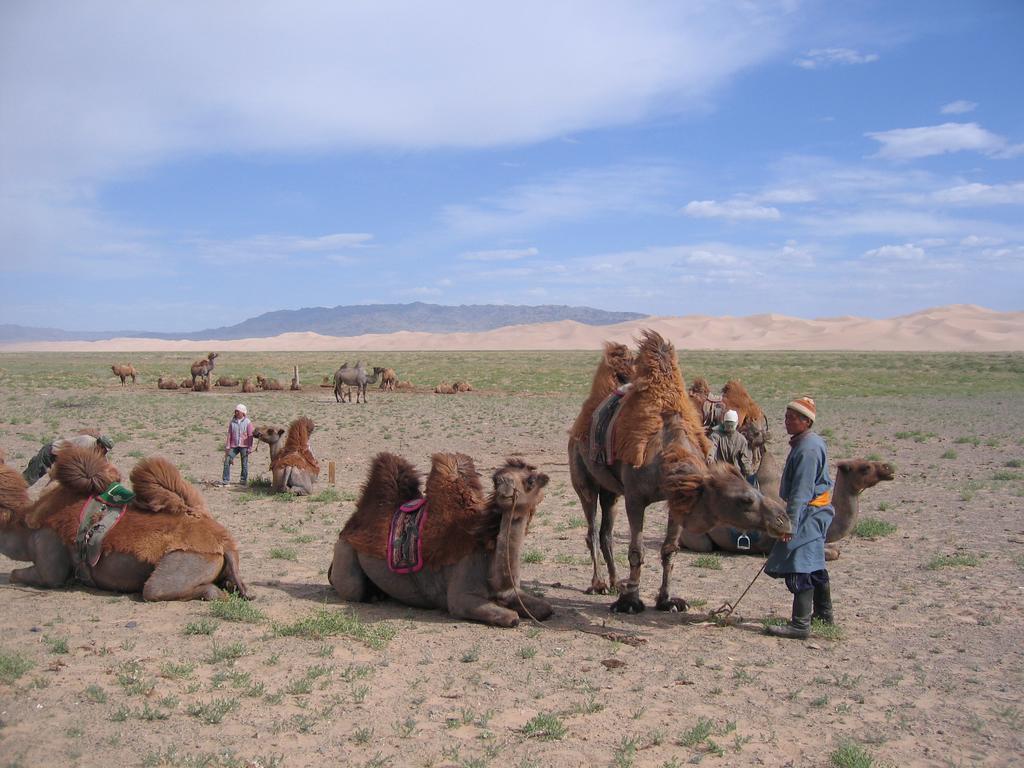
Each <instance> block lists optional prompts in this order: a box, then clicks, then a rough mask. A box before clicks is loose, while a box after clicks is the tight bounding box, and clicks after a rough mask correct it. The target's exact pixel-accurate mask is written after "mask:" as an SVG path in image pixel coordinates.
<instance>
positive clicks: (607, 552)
mask: <svg viewBox="0 0 1024 768" xmlns="http://www.w3.org/2000/svg"><path fill="white" fill-rule="evenodd" d="M598 497H599V499H600V500H601V534H600V535H601V554H602V555H603V556H604V563H605V565H606V566H608V583H609V584H612V585H614V584H616V583H617V582H618V575H617V572H616V569H615V552H614V551H613V543H612V531H613V530H615V514H616V510H615V502H616V501H618V498H619V497H618V496H617V495H616V494H614V493H612V492H610V491H606V490H603V489H602V490H601V491H599V492H598Z"/></svg>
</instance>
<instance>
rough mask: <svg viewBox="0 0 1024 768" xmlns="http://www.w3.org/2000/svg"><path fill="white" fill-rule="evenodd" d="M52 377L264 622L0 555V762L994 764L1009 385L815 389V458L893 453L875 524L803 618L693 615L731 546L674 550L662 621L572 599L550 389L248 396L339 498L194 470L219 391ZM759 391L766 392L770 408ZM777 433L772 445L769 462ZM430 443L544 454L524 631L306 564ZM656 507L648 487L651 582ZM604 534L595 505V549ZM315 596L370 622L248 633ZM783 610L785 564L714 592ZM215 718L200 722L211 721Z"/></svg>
mask: <svg viewBox="0 0 1024 768" xmlns="http://www.w3.org/2000/svg"><path fill="white" fill-rule="evenodd" d="M58 397H59V398H60V400H59V402H60V403H61V404H62V406H61V408H59V409H49V413H48V416H49V417H51V418H53V417H54V416H53V414H54V412H58V413H59V415H58V417H57V418H59V429H60V430H65V431H70V430H71V429H73V428H74V427H77V426H79V425H82V424H96V423H99V422H100V421H102V420H108V421H109V422H114V421H115V416H114V415H113V414H114V412H115V410H114V409H115V408H116V414H117V415H116V423H112V424H110V425H109V426H107V427H106V428H107V429H108V431H120V432H123V433H125V436H124V437H123V438H122V439H120V440H119V442H118V444H117V446H116V449H115V452H114V453H113V454H112V456H111V457H112V458H113V459H114V460H115V463H116V464H118V466H119V467H121V468H122V469H123V470H124V471H125V472H126V473H127V471H128V470H129V469H130V467H131V466H132V465H133V463H134V461H135V459H136V457H138V456H142V455H148V454H151V453H154V452H160V453H163V454H165V455H168V456H169V457H171V458H172V459H173V460H175V461H176V462H177V463H178V464H179V466H181V467H182V469H183V472H184V473H185V474H186V475H187V476H188V477H190V478H191V479H193V480H194V481H196V482H197V483H200V484H201V486H202V489H203V491H204V493H205V495H206V498H207V499H208V502H209V505H210V508H211V510H212V512H213V514H214V515H215V516H216V517H218V518H219V519H220V520H221V521H222V522H224V523H225V524H226V525H227V526H228V527H229V528H230V529H231V530H232V531H233V532H234V533H235V535H236V536H237V538H238V540H239V543H240V546H241V551H242V567H243V572H244V574H245V576H246V577H247V579H248V581H249V583H250V585H251V586H252V587H253V589H254V592H255V601H254V602H253V603H252V604H251V605H252V607H254V608H256V609H258V610H259V611H260V612H261V613H262V614H263V616H264V617H265V618H264V619H262V620H256V621H250V622H231V621H225V620H222V619H220V618H217V617H215V616H214V615H213V611H214V607H213V606H212V605H211V604H205V603H199V602H190V603H170V604H145V603H142V602H140V600H139V599H138V598H137V597H136V596H122V595H114V594H110V593H101V592H97V591H93V590H88V589H83V588H73V589H67V590H60V591H40V590H34V589H26V588H21V587H17V586H14V585H11V584H10V583H9V579H8V574H9V572H10V570H11V569H12V568H14V567H16V566H18V565H20V564H16V563H14V562H12V561H10V560H7V559H5V558H3V557H0V615H2V616H3V619H2V622H0V653H2V654H3V658H4V659H7V660H9V659H10V658H11V657H12V655H14V654H20V655H21V656H20V658H21V659H22V660H24V661H28V662H29V663H31V665H32V666H31V668H30V669H29V670H28V671H26V672H25V673H24V674H22V675H21V676H20V677H17V679H15V680H13V682H9V683H4V682H0V764H2V765H3V766H54V765H68V766H110V765H126V766H127V765H189V766H198V765H203V766H215V765H239V766H242V765H245V766H267V765H287V766H318V765H325V764H332V765H354V766H383V765H391V766H483V765H495V766H498V765H510V766H528V765H533V766H591V765H600V766H606V765H615V766H627V765H635V766H671V765H677V766H678V765H684V764H690V763H696V762H703V763H705V764H707V765H715V766H719V765H720V766H749V765H766V766H784V765H785V766H825V765H830V764H832V763H830V758H831V756H833V755H834V754H835V753H836V750H837V749H839V748H840V746H841V745H843V744H846V743H849V744H852V745H854V747H855V748H856V749H857V750H860V751H861V753H862V754H870V755H871V756H873V757H874V758H875V759H876V761H877V762H876V763H875V764H876V765H878V764H881V765H893V766H911V765H928V766H966V765H984V766H1010V765H1015V764H1017V765H1019V764H1020V763H1019V761H1020V754H1021V750H1022V748H1024V739H1022V737H1021V733H1022V729H1021V726H1022V725H1024V701H1022V679H1021V678H1022V670H1024V658H1022V656H1024V653H1022V651H1024V646H1022V645H1021V642H1020V638H1021V636H1022V631H1024V611H1022V607H1024V606H1022V592H1021V584H1022V580H1021V574H1022V571H1024V547H1022V545H1024V519H1022V515H1021V510H1022V503H1021V493H1022V481H1021V478H1020V476H1021V472H1020V471H1019V470H1016V469H1005V467H1006V466H1007V462H1008V460H1014V459H1020V458H1022V454H1024V448H1022V446H1021V442H1020V441H1019V433H1018V431H1017V429H1016V426H1017V425H1019V423H1020V419H1019V415H1020V412H1021V408H1022V406H1024V403H1022V402H1020V399H1019V398H1008V397H981V398H978V397H964V398H959V399H948V398H930V399H913V400H912V399H910V398H901V399H882V398H878V399H871V398H857V399H850V400H836V401H833V402H830V403H828V404H827V405H821V404H819V407H820V410H821V412H822V417H821V419H820V427H821V429H823V430H829V431H828V432H827V434H828V435H829V436H830V441H831V451H832V458H833V460H834V461H835V460H838V459H842V458H847V457H855V456H868V455H870V454H877V455H879V456H880V457H882V458H885V459H889V460H893V461H895V462H896V464H897V466H898V479H897V480H896V481H895V482H893V483H888V484H884V485H882V486H879V487H877V488H875V489H872V490H871V491H869V492H867V493H866V494H865V496H864V498H863V508H864V514H865V515H867V516H870V517H874V518H877V519H881V520H884V521H887V522H890V523H892V524H894V525H895V526H896V528H897V530H896V532H895V533H894V534H892V535H889V536H886V537H883V538H880V539H878V540H875V541H868V540H865V539H853V540H850V541H848V542H847V544H846V546H845V549H844V554H843V556H842V558H841V559H840V560H839V561H837V562H835V563H833V564H831V572H832V578H833V590H834V598H835V604H836V612H837V619H838V622H839V627H840V630H841V636H840V637H839V638H829V637H824V636H821V635H820V634H819V635H817V636H815V637H813V638H812V639H811V640H809V641H807V642H801V641H786V640H778V639H773V638H769V637H767V636H764V635H762V634H759V633H758V632H757V631H755V630H754V629H744V628H741V627H736V626H716V625H715V624H713V623H709V622H706V621H702V620H701V618H702V614H701V612H702V611H707V610H708V609H709V608H712V607H716V606H718V605H719V604H721V603H722V602H724V601H726V600H735V599H736V598H737V597H738V596H739V594H740V593H741V592H742V591H743V589H744V588H745V587H746V586H747V584H748V583H749V582H750V579H751V578H752V577H753V576H754V574H755V573H756V572H757V569H758V567H759V565H760V561H759V559H758V558H755V557H745V556H730V555H726V556H723V557H721V558H720V560H719V563H720V565H721V570H713V569H710V568H700V567H696V566H697V563H698V562H701V561H699V560H698V556H697V555H695V554H693V553H685V552H684V553H680V554H679V555H677V556H676V566H677V567H676V575H675V579H674V585H675V592H676V594H678V595H680V596H682V597H685V598H686V599H688V600H691V601H694V603H695V605H696V607H694V608H693V609H692V610H691V614H690V615H686V614H666V613H659V612H657V611H654V610H650V609H649V610H648V611H647V612H645V613H643V614H641V615H639V616H629V617H623V616H617V615H613V614H610V613H609V611H608V609H607V606H608V604H609V603H610V601H611V598H610V597H606V596H590V595H586V594H584V593H583V589H584V588H585V587H586V586H587V585H588V584H589V581H590V565H589V559H588V557H587V555H586V550H585V547H584V541H583V539H584V530H585V529H583V528H581V527H580V525H581V522H582V521H581V515H580V512H579V508H578V503H577V501H576V498H575V495H574V493H573V491H572V488H571V486H570V484H569V477H568V472H567V467H566V459H565V431H566V429H567V427H568V425H569V424H570V423H571V422H572V419H573V418H574V416H575V413H576V409H577V408H578V406H579V402H578V401H577V398H568V397H564V396H550V397H530V396H509V395H507V394H505V393H501V392H474V393H469V394H466V395H460V396H458V397H446V396H435V395H431V394H426V393H418V394H409V395H406V394H401V393H399V394H384V393H380V392H377V391H371V393H370V402H369V404H367V405H358V406H357V405H348V404H345V405H338V404H336V403H335V402H333V398H331V397H330V396H329V390H324V389H319V390H318V389H311V390H307V391H304V392H301V393H260V394H257V395H250V396H248V401H249V405H250V409H251V410H250V412H251V414H252V415H253V417H254V420H255V421H256V423H257V424H266V423H274V424H281V425H285V424H286V423H287V421H288V420H289V419H290V418H293V417H294V416H296V415H299V414H304V415H308V416H310V417H312V418H313V419H314V420H315V421H316V422H317V424H318V425H320V429H318V430H317V432H316V433H315V435H314V437H313V441H312V444H313V448H314V450H315V452H316V453H317V455H318V456H319V457H320V459H321V461H322V463H323V465H324V467H325V468H326V466H327V463H328V461H333V462H335V464H336V466H337V484H336V486H335V491H336V492H337V493H338V494H339V496H340V499H341V501H311V500H306V499H291V498H290V497H270V496H266V495H263V494H260V493H252V492H246V491H245V490H243V489H239V488H217V487H213V486H212V485H210V484H209V483H210V481H213V480H216V479H217V478H218V476H219V473H220V462H221V456H222V454H221V453H220V445H221V439H222V438H221V433H222V430H223V428H224V425H226V423H227V420H228V419H229V418H230V414H231V410H232V406H233V405H234V403H235V402H236V400H237V397H238V395H237V394H236V393H218V392H214V393H211V394H208V395H193V394H189V395H184V394H179V393H174V392H170V393H157V392H155V391H154V390H152V389H151V388H150V387H145V388H144V387H141V386H140V387H138V388H136V389H135V390H133V391H132V390H129V391H124V392H122V391H121V390H120V388H119V387H118V386H117V385H116V384H111V385H109V386H107V387H105V388H102V389H100V388H97V389H96V390H95V391H89V392H79V393H75V394H74V395H73V396H72V397H70V398H69V397H68V393H67V392H62V391H56V390H55V391H53V392H42V393H41V399H40V400H39V402H40V403H44V402H51V401H54V399H55V398H58ZM764 405H765V406H766V407H767V409H768V410H769V412H771V413H776V414H778V413H781V409H782V407H783V405H784V403H783V402H781V401H779V402H768V403H764ZM42 419H43V409H39V411H38V412H32V413H26V414H25V415H24V420H23V421H22V422H21V423H20V424H18V426H16V427H9V428H8V429H7V430H6V431H5V436H4V437H3V442H2V447H3V448H4V449H6V450H7V452H8V455H9V457H10V459H11V463H13V464H15V465H16V466H18V467H19V468H21V467H23V466H24V465H25V463H26V462H27V460H28V457H29V455H30V453H31V452H33V451H34V450H35V449H36V448H37V447H38V443H37V442H35V436H36V435H38V434H41V433H45V432H46V427H44V424H43V421H42ZM774 426H775V427H776V431H777V433H778V434H781V433H782V429H781V424H779V425H774ZM901 432H902V433H910V435H909V436H907V435H904V436H903V437H900V438H897V437H895V435H896V434H897V433H901ZM958 439H959V440H960V442H957V440H958ZM784 447H785V446H784V445H782V444H780V443H779V442H777V443H775V444H773V446H772V450H773V452H774V453H776V454H777V455H778V457H779V458H780V459H781V458H782V457H783V455H784ZM442 449H444V450H459V451H464V452H466V453H469V454H470V455H472V456H473V457H475V459H476V461H477V464H478V467H479V468H481V469H482V470H484V471H489V470H490V469H491V468H493V467H494V466H496V465H497V464H498V463H499V462H500V461H501V459H502V458H503V457H504V456H506V455H508V454H510V453H520V454H522V455H523V456H524V457H526V458H527V459H529V460H530V461H532V462H534V463H536V464H538V465H539V466H540V467H541V468H542V469H544V470H545V471H547V472H548V473H549V474H550V475H551V477H552V482H551V485H550V491H549V493H548V497H547V499H546V500H545V502H544V503H543V504H542V506H541V510H540V514H539V517H538V518H537V519H536V520H535V523H534V526H533V528H532V531H531V534H530V538H529V539H528V543H527V550H528V553H529V556H528V558H527V560H528V562H526V563H525V564H524V571H523V573H524V581H525V583H526V585H527V586H528V587H530V588H532V589H536V590H538V591H540V592H543V593H544V594H545V595H546V596H547V597H548V598H549V599H550V600H551V601H552V602H553V604H554V605H555V608H556V614H555V616H554V617H553V618H552V619H551V620H550V621H549V622H547V623H545V624H544V625H543V626H539V627H538V626H533V625H531V624H530V623H524V624H523V625H521V626H520V627H518V628H517V629H512V630H499V629H494V628H489V627H484V626H480V625H474V624H469V623H465V622H460V621H455V620H453V619H451V618H450V617H449V616H447V615H445V614H443V613H440V612H436V611H422V610H414V609H409V608H406V607H403V606H401V605H397V604H394V603H381V604H375V605H358V606H354V607H353V606H348V605H345V604H342V603H340V602H339V601H338V600H337V599H336V597H335V596H334V594H333V592H332V591H331V590H330V588H329V586H328V585H327V582H326V569H327V566H328V564H329V561H330V557H331V549H332V546H333V542H334V540H335V538H336V536H337V532H338V530H339V529H340V527H341V525H342V523H343V522H344V520H345V518H346V517H347V515H348V514H349V513H350V512H351V511H352V509H353V501H354V499H355V497H356V494H357V493H358V490H359V486H360V483H361V482H362V480H363V475H364V472H365V469H366V466H367V463H368V460H369V457H371V456H372V455H373V454H374V453H375V452H377V451H380V450H392V451H395V452H399V453H401V454H403V455H406V456H408V457H410V458H411V459H412V460H413V461H415V462H416V463H417V464H418V465H419V466H420V467H421V468H424V469H425V468H426V467H427V466H428V461H429V460H428V456H429V454H430V453H431V452H433V451H436V450H442ZM951 453H955V454H956V458H947V457H949V456H950V455H951ZM267 463H268V458H267V453H266V452H265V449H264V450H261V451H260V452H258V453H256V454H255V455H254V456H253V472H252V473H253V475H259V474H261V473H262V475H263V476H264V477H266V476H267ZM1018 466H1019V464H1018ZM237 472H238V468H237V466H236V467H235V468H234V474H233V478H234V479H237V477H238V475H237ZM321 480H322V482H321V483H320V484H319V486H318V490H322V489H325V488H327V487H329V486H327V484H326V482H325V481H326V473H325V475H324V476H323V477H322V478H321ZM663 526H664V513H663V511H662V510H661V508H660V506H654V507H651V508H650V509H649V511H648V525H647V531H646V534H647V543H648V559H647V565H646V566H645V571H644V580H643V588H642V594H643V595H644V597H645V599H646V600H647V601H648V603H649V604H650V603H652V602H653V597H654V595H655V592H656V590H657V586H658V581H659V578H660V569H659V566H658V558H657V546H658V544H659V542H660V536H661V534H662V532H663ZM626 534H627V531H626V524H625V520H624V519H622V520H620V522H619V525H618V528H617V531H616V540H617V551H618V553H619V555H620V557H621V556H622V555H623V554H624V552H625V549H626V540H627V539H626ZM940 556H960V561H961V562H973V563H975V564H974V565H973V566H971V565H959V566H954V565H950V566H949V567H935V566H936V565H941V564H943V563H947V562H953V561H950V560H938V559H937V558H939V557H940ZM929 565H931V566H933V567H929ZM702 601H703V602H702ZM324 610H326V611H328V612H337V611H352V610H354V615H355V616H357V617H358V619H359V620H360V621H361V623H362V625H363V626H364V627H366V628H368V629H370V630H376V631H380V630H387V631H388V632H390V633H393V638H392V639H390V641H388V642H386V643H385V644H384V645H383V646H382V647H379V648H376V647H372V646H371V645H370V644H367V643H365V642H361V641H359V640H356V639H353V638H351V637H348V636H345V635H335V636H328V637H323V638H312V637H286V636H281V635H280V634H279V633H277V632H275V626H278V627H279V626H282V625H288V624H291V623H294V622H296V621H297V620H299V619H302V618H306V617H311V616H314V615H315V614H316V613H317V612H318V611H324ZM788 611H789V594H788V593H787V592H786V590H785V587H784V585H782V584H781V583H780V582H776V581H773V580H771V579H768V578H765V577H762V578H760V579H758V580H757V581H756V582H755V583H754V585H753V588H752V589H751V590H750V592H749V594H748V595H747V596H746V598H744V601H743V603H742V604H741V606H740V609H739V613H740V614H742V617H743V618H744V619H745V620H747V621H750V622H755V623H756V622H760V621H761V620H764V619H767V618H771V617H780V616H788ZM203 630H209V631H210V633H209V634H197V633H196V632H197V631H199V632H201V631H203ZM227 656H233V657H235V658H225V657H227ZM218 706H219V707H220V709H219V710H218V709H217V707H218ZM218 712H219V714H220V715H221V716H223V719H222V721H221V722H219V723H212V722H210V721H212V720H215V719H216V717H217V714H218ZM545 724H546V725H547V729H546V730H545V728H543V727H541V726H543V725H545ZM558 725H561V726H562V727H564V733H563V734H561V735H560V737H558V738H555V736H556V735H557V734H556V733H555V732H554V730H552V729H557V726H558ZM545 737H547V738H545ZM835 764H841V765H867V763H855V762H849V763H835Z"/></svg>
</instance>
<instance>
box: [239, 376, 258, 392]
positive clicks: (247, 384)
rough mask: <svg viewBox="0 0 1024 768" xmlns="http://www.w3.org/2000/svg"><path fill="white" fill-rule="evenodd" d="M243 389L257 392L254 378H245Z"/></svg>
mask: <svg viewBox="0 0 1024 768" xmlns="http://www.w3.org/2000/svg"><path fill="white" fill-rule="evenodd" d="M242 391H243V392H255V391H256V387H255V385H254V384H253V383H252V379H243V380H242Z"/></svg>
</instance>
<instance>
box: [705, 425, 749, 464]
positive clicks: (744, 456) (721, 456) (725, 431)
mask: <svg viewBox="0 0 1024 768" xmlns="http://www.w3.org/2000/svg"><path fill="white" fill-rule="evenodd" d="M739 421H740V417H739V415H738V414H737V413H736V411H726V412H725V416H723V417H722V423H721V424H719V425H718V426H716V427H715V428H714V429H712V430H711V450H710V451H708V456H707V459H708V464H714V463H715V462H716V461H724V462H726V463H728V464H732V465H734V466H735V467H736V469H738V470H739V471H740V474H741V475H743V478H744V479H745V480H748V479H749V478H750V475H751V474H752V470H751V467H752V466H753V457H752V456H751V455H750V446H749V445H748V444H747V438H745V437H744V436H743V434H742V433H741V432H739V431H737V429H736V427H737V426H738V425H739Z"/></svg>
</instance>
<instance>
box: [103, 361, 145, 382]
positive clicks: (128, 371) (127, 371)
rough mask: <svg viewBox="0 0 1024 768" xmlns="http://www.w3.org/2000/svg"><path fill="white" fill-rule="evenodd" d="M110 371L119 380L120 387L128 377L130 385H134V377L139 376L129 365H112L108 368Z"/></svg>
mask: <svg viewBox="0 0 1024 768" xmlns="http://www.w3.org/2000/svg"><path fill="white" fill-rule="evenodd" d="M110 370H112V371H113V372H114V375H115V376H117V377H118V378H119V379H120V380H121V386H122V387H123V386H124V385H125V379H127V378H128V377H129V376H130V377H131V380H132V384H134V383H135V377H136V376H138V375H139V372H138V371H136V370H135V368H134V367H133V366H132V365H131V364H129V365H112V366H110Z"/></svg>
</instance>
